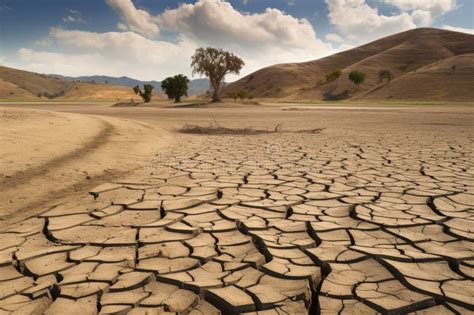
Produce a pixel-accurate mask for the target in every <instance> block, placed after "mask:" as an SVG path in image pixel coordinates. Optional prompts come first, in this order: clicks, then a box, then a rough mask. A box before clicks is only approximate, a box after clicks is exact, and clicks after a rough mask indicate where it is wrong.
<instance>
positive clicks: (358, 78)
mask: <svg viewBox="0 0 474 315" xmlns="http://www.w3.org/2000/svg"><path fill="white" fill-rule="evenodd" d="M366 78H367V75H366V74H365V73H364V72H362V71H358V70H353V71H351V72H350V73H349V80H351V81H352V83H354V84H355V85H357V88H359V86H360V85H361V84H362V83H364V81H365V79H366Z"/></svg>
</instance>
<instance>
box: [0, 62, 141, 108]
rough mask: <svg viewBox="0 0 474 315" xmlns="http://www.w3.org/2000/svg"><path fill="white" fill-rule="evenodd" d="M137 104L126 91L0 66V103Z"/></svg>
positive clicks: (124, 88) (125, 88)
mask: <svg viewBox="0 0 474 315" xmlns="http://www.w3.org/2000/svg"><path fill="white" fill-rule="evenodd" d="M131 98H134V99H135V100H137V101H138V100H139V97H138V96H137V95H135V94H134V93H133V91H132V89H130V88H129V87H126V86H118V85H110V84H99V83H97V84H96V83H86V82H79V81H67V80H64V79H61V78H56V77H53V76H48V75H45V74H39V73H33V72H28V71H23V70H17V69H13V68H8V67H3V66H0V99H12V100H14V99H26V100H50V99H51V100H110V101H116V100H123V99H128V100H129V99H131Z"/></svg>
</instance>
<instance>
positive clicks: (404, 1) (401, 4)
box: [381, 0, 456, 26]
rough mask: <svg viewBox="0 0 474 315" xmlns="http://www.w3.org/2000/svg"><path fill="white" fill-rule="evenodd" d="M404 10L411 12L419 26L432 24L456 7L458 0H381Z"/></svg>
mask: <svg viewBox="0 0 474 315" xmlns="http://www.w3.org/2000/svg"><path fill="white" fill-rule="evenodd" d="M381 1H382V2H384V3H387V4H390V5H393V6H395V7H397V8H398V9H400V10H401V11H403V12H409V13H410V14H411V15H412V17H413V20H414V21H415V23H416V24H417V25H418V26H428V25H431V24H432V23H433V22H434V20H435V19H436V18H437V17H438V16H441V15H443V14H446V13H448V12H450V11H452V10H454V9H455V8H456V0H417V1H413V0H381Z"/></svg>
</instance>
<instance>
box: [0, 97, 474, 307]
mask: <svg viewBox="0 0 474 315" xmlns="http://www.w3.org/2000/svg"><path fill="white" fill-rule="evenodd" d="M164 107H165V106H139V107H110V104H106V103H88V104H86V103H85V104H45V105H41V104H14V105H8V104H2V105H0V110H1V111H0V116H1V115H2V114H3V115H5V117H10V118H2V125H1V127H0V132H1V133H0V136H1V137H2V138H1V139H2V147H6V148H7V149H6V152H5V150H4V152H2V153H1V154H2V155H1V159H2V161H1V162H2V165H1V169H0V170H1V171H0V173H2V174H3V176H4V178H3V179H2V180H3V183H2V184H1V185H2V186H0V188H1V189H2V196H1V199H2V200H1V204H2V205H10V206H8V207H6V208H3V209H2V213H0V215H2V218H3V220H2V221H0V237H1V239H2V242H1V244H0V284H1V285H0V310H2V311H6V312H13V311H17V312H19V313H35V312H36V313H41V312H46V313H50V314H55V313H58V314H60V313H63V312H64V310H65V309H67V310H68V311H69V312H70V313H73V314H76V313H81V314H95V313H99V312H100V313H104V314H106V313H107V314H111V313H114V314H115V313H129V314H145V313H147V312H148V313H147V314H160V313H163V312H171V313H191V314H219V313H220V312H221V313H223V314H237V313H253V314H256V312H258V313H259V314H260V313H262V314H286V313H288V314H306V313H311V314H317V313H321V314H337V313H347V314H372V313H374V314H375V313H393V314H404V313H410V312H416V313H417V314H423V313H428V314H459V313H461V314H466V313H470V312H473V311H474V305H473V303H472V300H473V297H474V291H473V288H474V282H473V277H474V269H473V258H474V255H473V251H474V245H473V238H474V231H473V217H472V215H473V207H474V195H473V194H474V184H473V175H474V174H473V173H474V170H473V164H474V162H472V161H473V160H474V159H473V148H474V147H473V138H474V134H473V127H474V126H473V125H474V108H473V107H470V106H449V105H446V106H406V107H403V106H398V107H390V106H381V107H344V106H338V107H333V108H331V107H330V106H309V105H308V106H303V105H298V106H296V105H291V104H287V105H284V106H282V105H272V106H270V105H253V106H248V107H247V106H238V107H234V106H226V108H219V107H218V106H208V107H207V108H193V107H182V108H164ZM18 108H22V109H21V110H19V109H18ZM41 110H49V111H53V112H52V113H51V112H42V111H41ZM45 113H48V114H47V115H46V114H45ZM15 115H16V117H18V119H17V120H16V121H14V122H13V123H12V122H11V117H15ZM22 115H25V117H24V118H21V117H22ZM90 115H93V116H90ZM9 119H10V120H9ZM50 120H51V121H52V122H53V123H54V125H53V127H51V125H50V124H49V123H50V122H51V121H50ZM63 120H65V121H63ZM34 121H37V122H39V124H38V125H35V127H34V128H37V129H36V130H35V129H34V128H33V127H32V126H31V125H32V122H34ZM85 124H86V125H87V128H84V125H85ZM104 124H111V125H112V126H114V128H116V129H114V132H113V133H112V134H113V136H110V137H108V138H107V137H105V136H104V137H102V136H100V137H99V138H100V139H102V141H99V143H98V144H97V145H89V144H90V143H91V142H92V141H95V140H94V139H97V137H98V136H97V134H101V132H103V128H104V127H103V125H104ZM185 124H195V125H201V126H211V125H219V126H224V127H227V128H246V127H249V128H256V129H260V130H268V131H272V130H275V127H276V126H278V125H280V126H279V127H278V128H277V130H278V132H270V133H265V134H257V135H202V134H201V135H192V134H180V133H177V132H176V129H178V128H180V127H182V126H183V125H185ZM68 125H70V126H69V127H68ZM54 126H56V127H57V129H55V128H54ZM46 128H47V129H51V131H50V132H49V133H44V132H45V129H46ZM81 128H82V129H81ZM316 128H317V129H322V130H321V131H320V132H314V133H313V132H308V130H313V129H316ZM26 130H28V133H27V134H23V133H22V131H25V132H26ZM58 130H59V131H60V133H56V132H55V131H58ZM73 134H74V135H76V136H74V138H73ZM23 137H25V138H23ZM126 137H128V139H127V138H126ZM13 142H15V143H13ZM4 143H6V145H5V146H4V145H3V144H4ZM28 143H32V144H33V145H32V146H31V147H29V146H27V144H28ZM55 143H56V145H54V144H55ZM84 147H86V148H89V150H82V149H81V148H84ZM144 148H145V149H144ZM36 149H39V150H40V151H36ZM77 150H82V151H81V152H83V151H84V152H86V151H87V154H86V153H81V154H77ZM74 152H76V154H75V153H74ZM15 153H16V155H18V158H17V159H15ZM128 154H133V158H131V157H130V156H128ZM64 157H65V158H64ZM69 157H71V159H69ZM125 160H126V161H130V160H133V161H134V162H133V163H129V164H126V163H124V164H123V166H121V165H122V164H121V162H122V161H125ZM55 161H61V163H56V162H55ZM109 162H110V164H109ZM38 165H42V169H41V171H39V170H38V168H39V166H38ZM77 165H80V167H78V166H77ZM103 169H111V170H112V171H111V172H109V173H110V174H109V175H107V176H108V177H103V176H101V173H103ZM84 170H93V171H91V172H92V173H93V175H92V176H90V177H91V179H87V178H85V177H84V176H83V175H84V173H83V172H84ZM42 172H46V175H44V174H43V173H42ZM64 172H65V174H68V175H67V176H60V175H58V174H61V173H64ZM88 172H89V171H88ZM50 173H51V174H52V175H48V174H50ZM80 174H82V175H80ZM47 182H54V185H53V184H51V185H46V184H45V183H47ZM9 183H14V184H9ZM58 186H65V187H74V189H70V190H68V191H67V193H65V192H64V193H63V191H62V190H60V189H59V190H58V189H57V187H58ZM35 188H36V189H37V191H36V192H35ZM4 191H6V192H7V194H4V193H3V192H4ZM35 194H36V195H35ZM18 196H22V197H23V198H20V197H18ZM29 196H32V197H33V198H34V201H30V200H28V199H29V198H28V197H29ZM10 200H13V201H12V202H10ZM12 205H13V206H12ZM4 209H6V210H4Z"/></svg>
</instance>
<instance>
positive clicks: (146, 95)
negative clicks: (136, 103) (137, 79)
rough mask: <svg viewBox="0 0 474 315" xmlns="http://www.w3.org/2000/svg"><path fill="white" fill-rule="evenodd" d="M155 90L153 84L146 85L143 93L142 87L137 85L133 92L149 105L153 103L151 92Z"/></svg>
mask: <svg viewBox="0 0 474 315" xmlns="http://www.w3.org/2000/svg"><path fill="white" fill-rule="evenodd" d="M153 88H154V87H153V85H151V84H144V85H143V91H142V90H141V89H140V86H139V85H137V86H135V87H134V88H133V92H135V94H137V95H140V96H141V98H143V101H144V102H145V103H149V102H150V101H151V92H152V91H153Z"/></svg>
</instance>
